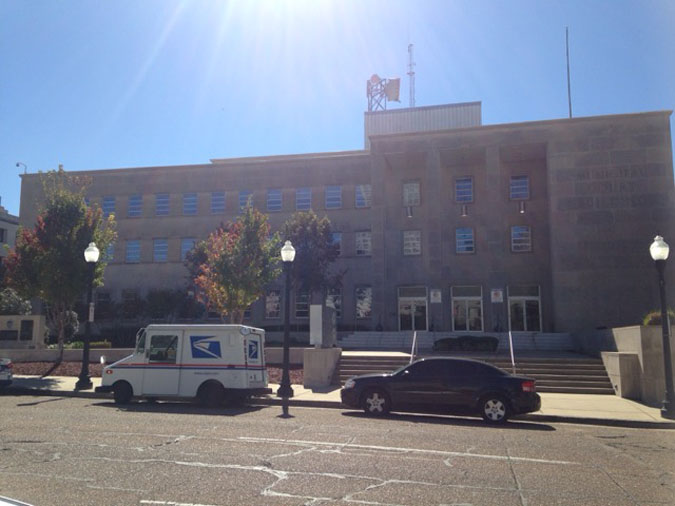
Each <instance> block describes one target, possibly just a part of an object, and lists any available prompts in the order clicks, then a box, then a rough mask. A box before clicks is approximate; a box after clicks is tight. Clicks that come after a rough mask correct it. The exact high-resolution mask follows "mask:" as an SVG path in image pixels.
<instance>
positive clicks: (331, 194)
mask: <svg viewBox="0 0 675 506" xmlns="http://www.w3.org/2000/svg"><path fill="white" fill-rule="evenodd" d="M325 198H326V209H341V208H342V186H326V192H325Z"/></svg>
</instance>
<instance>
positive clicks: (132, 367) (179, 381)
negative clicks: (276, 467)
mask: <svg viewBox="0 0 675 506" xmlns="http://www.w3.org/2000/svg"><path fill="white" fill-rule="evenodd" d="M264 346H265V331H264V330H262V329H257V328H253V327H247V326H244V325H148V326H147V327H146V328H143V329H141V330H139V332H138V334H137V336H136V348H135V349H134V353H133V354H132V355H129V356H128V357H126V358H123V359H122V360H119V361H117V362H115V363H113V364H111V365H109V366H106V367H104V368H103V374H102V378H101V386H100V387H97V388H96V392H112V393H113V396H114V399H115V402H116V403H117V404H126V403H128V402H130V401H131V399H132V397H134V396H135V397H145V398H151V399H165V398H167V399H171V398H173V399H190V398H191V399H195V398H196V399H197V400H199V402H200V403H201V404H203V405H206V406H211V407H213V406H218V405H221V404H223V403H224V402H225V401H228V402H240V401H242V400H244V399H246V398H247V397H249V396H254V395H264V394H267V393H271V390H270V389H269V388H268V386H267V369H266V367H265V352H264Z"/></svg>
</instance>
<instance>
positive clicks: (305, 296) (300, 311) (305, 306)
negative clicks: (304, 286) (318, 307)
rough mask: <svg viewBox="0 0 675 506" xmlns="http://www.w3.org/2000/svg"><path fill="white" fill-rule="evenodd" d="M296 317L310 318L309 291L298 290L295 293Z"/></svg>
mask: <svg viewBox="0 0 675 506" xmlns="http://www.w3.org/2000/svg"><path fill="white" fill-rule="evenodd" d="M295 317H296V318H309V292H302V291H299V292H296V294H295Z"/></svg>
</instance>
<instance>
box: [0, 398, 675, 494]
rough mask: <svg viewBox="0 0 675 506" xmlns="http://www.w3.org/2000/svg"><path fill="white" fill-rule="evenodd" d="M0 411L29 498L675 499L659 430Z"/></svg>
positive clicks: (34, 407) (14, 472) (181, 408)
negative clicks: (501, 426)
mask: <svg viewBox="0 0 675 506" xmlns="http://www.w3.org/2000/svg"><path fill="white" fill-rule="evenodd" d="M0 412H1V413H3V417H2V418H3V427H2V430H0V455H2V458H1V460H0V490H2V495H6V496H10V497H13V498H16V499H21V500H23V501H26V502H29V503H32V504H34V505H47V504H49V505H61V504H63V505H73V504H97V505H99V504H102V505H105V504H111V505H112V504H116V505H119V504H165V505H168V504H171V505H221V504H392V505H393V504H502V505H510V504H514V505H523V504H528V505H535V504H542V505H543V504H547V505H549V504H590V505H593V504H613V505H624V504H631V505H635V504H648V503H652V504H673V503H675V492H674V490H673V483H675V457H674V455H675V451H674V450H675V432H673V431H672V430H662V429H650V430H646V429H632V428H621V427H618V428H612V427H597V426H586V425H574V424H551V423H537V422H532V421H521V422H518V421H515V422H511V423H509V424H508V425H507V426H506V427H503V428H500V427H491V426H487V425H485V424H484V423H483V422H482V421H480V420H478V419H475V418H457V417H434V416H419V415H392V416H390V417H388V418H386V419H384V420H375V419H370V418H367V417H365V416H364V415H363V414H362V413H360V412H356V411H348V410H336V409H317V408H299V407H292V408H291V414H292V415H293V417H292V418H290V419H283V418H280V417H279V415H280V413H281V411H280V408H279V407H278V406H258V407H245V408H241V409H236V410H234V409H217V410H208V409H203V408H200V407H197V406H194V405H191V404H180V403H161V402H160V403H146V402H143V403H134V404H132V405H130V406H129V407H124V408H120V407H118V406H116V405H114V404H113V403H112V402H109V401H107V400H102V399H83V398H64V397H56V396H52V397H40V396H8V395H3V396H0Z"/></svg>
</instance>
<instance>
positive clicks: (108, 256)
mask: <svg viewBox="0 0 675 506" xmlns="http://www.w3.org/2000/svg"><path fill="white" fill-rule="evenodd" d="M114 257H115V244H114V243H110V244H108V247H107V248H106V249H105V251H104V252H103V260H104V261H105V262H112V261H113V258H114Z"/></svg>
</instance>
